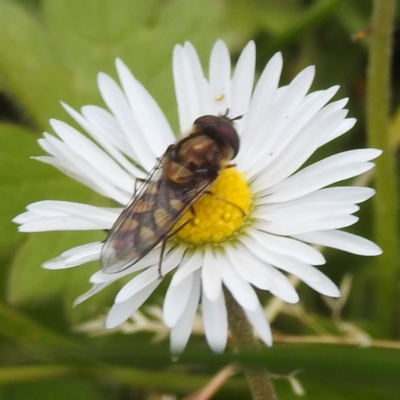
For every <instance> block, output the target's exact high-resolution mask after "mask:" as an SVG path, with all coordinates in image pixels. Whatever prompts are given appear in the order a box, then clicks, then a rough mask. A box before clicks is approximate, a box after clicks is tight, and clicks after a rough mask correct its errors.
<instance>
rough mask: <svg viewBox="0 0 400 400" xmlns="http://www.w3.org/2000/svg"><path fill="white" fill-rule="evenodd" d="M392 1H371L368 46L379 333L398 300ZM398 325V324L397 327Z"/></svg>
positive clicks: (388, 327)
mask: <svg viewBox="0 0 400 400" xmlns="http://www.w3.org/2000/svg"><path fill="white" fill-rule="evenodd" d="M395 3H396V0H375V1H374V11H373V16H372V35H371V38H370V40H371V41H370V49H369V70H368V98H367V120H368V140H369V146H371V147H374V148H378V149H382V150H383V151H384V153H383V155H382V156H381V157H379V158H378V159H377V160H376V169H375V187H376V191H377V194H376V196H375V198H374V201H375V203H374V205H375V207H374V214H375V216H374V224H375V226H374V229H375V235H376V241H377V243H378V244H379V245H380V246H381V247H382V249H383V255H382V256H380V257H379V258H378V259H377V265H376V267H377V268H376V277H377V280H376V282H377V292H376V294H377V301H376V305H375V307H376V308H375V315H376V318H377V325H378V326H379V327H380V329H381V332H380V334H381V335H383V336H385V337H389V336H391V335H392V334H393V333H394V331H395V328H396V327H395V321H396V317H395V310H394V307H395V304H396V303H397V300H398V289H397V285H398V284H397V273H398V272H397V271H398V260H399V257H398V256H399V254H398V233H397V232H398V221H399V218H398V196H397V192H396V187H397V182H396V173H395V163H394V149H392V148H390V143H389V109H390V106H389V99H390V90H389V89H390V65H391V48H392V34H393V22H394V16H395ZM397 328H398V327H397Z"/></svg>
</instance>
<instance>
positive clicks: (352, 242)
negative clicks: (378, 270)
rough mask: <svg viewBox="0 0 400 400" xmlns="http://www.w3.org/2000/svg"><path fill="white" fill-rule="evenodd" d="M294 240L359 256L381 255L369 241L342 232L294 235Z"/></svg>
mask: <svg viewBox="0 0 400 400" xmlns="http://www.w3.org/2000/svg"><path fill="white" fill-rule="evenodd" d="M296 238H298V239H300V240H304V241H305V242H309V243H314V244H318V245H321V246H327V247H332V248H334V249H339V250H343V251H347V252H349V253H353V254H358V255H361V256H378V255H380V254H382V250H381V248H380V247H379V246H377V245H376V244H375V243H373V242H371V241H370V240H367V239H364V238H362V237H360V236H357V235H353V234H352V233H348V232H343V231H336V230H328V231H317V232H309V233H303V234H300V235H296Z"/></svg>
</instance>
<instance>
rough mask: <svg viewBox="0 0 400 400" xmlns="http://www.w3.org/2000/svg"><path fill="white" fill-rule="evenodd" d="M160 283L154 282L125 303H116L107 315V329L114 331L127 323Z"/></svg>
mask: <svg viewBox="0 0 400 400" xmlns="http://www.w3.org/2000/svg"><path fill="white" fill-rule="evenodd" d="M160 283H161V281H160V280H158V281H155V282H152V283H151V284H149V285H148V286H145V287H143V288H142V289H141V290H140V291H138V292H137V293H135V294H134V295H133V296H132V297H130V298H129V299H127V300H125V301H124V302H122V303H115V304H114V305H113V306H112V307H111V309H110V311H109V313H108V315H107V319H106V328H107V329H112V328H115V327H117V326H118V325H120V324H122V323H123V322H125V321H126V320H127V319H128V318H129V317H130V316H131V315H132V314H133V313H134V312H135V311H136V310H137V309H138V308H139V307H140V306H141V305H142V304H143V303H144V302H145V301H146V300H147V299H148V298H149V296H150V295H151V294H152V293H153V292H154V290H155V288H156V287H157V286H158V285H159V284H160Z"/></svg>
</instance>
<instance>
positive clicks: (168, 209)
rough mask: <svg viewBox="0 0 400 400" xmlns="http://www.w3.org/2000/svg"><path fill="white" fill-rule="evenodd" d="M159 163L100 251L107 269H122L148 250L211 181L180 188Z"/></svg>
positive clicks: (118, 220)
mask: <svg viewBox="0 0 400 400" xmlns="http://www.w3.org/2000/svg"><path fill="white" fill-rule="evenodd" d="M157 165H159V163H158V164H157ZM157 165H156V167H155V169H158V171H154V170H153V171H152V173H151V174H150V175H149V179H147V180H146V181H145V182H144V183H143V185H142V186H141V187H140V189H139V193H138V195H137V196H135V197H134V198H133V200H132V201H131V203H130V204H128V206H127V207H126V208H125V210H124V211H123V212H122V214H121V215H120V216H119V218H118V219H117V221H116V222H115V224H114V226H113V227H112V229H111V231H110V232H109V234H108V237H107V239H106V241H105V243H104V246H103V249H102V253H101V265H102V269H103V271H104V272H106V273H117V272H120V271H123V270H125V269H127V268H129V267H130V266H132V265H133V264H135V263H136V262H138V261H139V260H140V259H141V258H143V257H144V256H145V255H146V254H148V253H149V252H150V251H151V250H152V249H153V248H154V247H155V246H157V245H158V244H159V243H160V242H161V241H162V240H163V239H165V238H166V237H167V235H168V233H169V232H170V231H171V229H172V228H173V226H174V225H175V223H176V222H177V221H178V220H179V218H180V217H181V216H182V215H183V214H184V213H185V211H186V210H188V209H189V207H190V206H191V205H192V204H193V203H194V202H195V201H196V200H197V199H198V198H199V197H200V196H201V195H202V194H203V193H204V192H205V191H206V190H207V189H208V188H209V187H210V185H211V183H212V181H209V180H207V179H205V180H204V181H202V182H201V184H198V185H196V186H195V187H191V188H189V187H187V188H181V187H179V186H177V185H176V184H175V183H173V182H171V181H169V180H168V179H167V178H166V177H165V176H164V175H162V173H161V170H160V168H159V167H158V168H157Z"/></svg>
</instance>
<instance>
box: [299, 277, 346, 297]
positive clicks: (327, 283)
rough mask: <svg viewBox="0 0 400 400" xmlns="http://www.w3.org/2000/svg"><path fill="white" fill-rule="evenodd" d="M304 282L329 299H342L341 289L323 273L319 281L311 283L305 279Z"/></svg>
mask: <svg viewBox="0 0 400 400" xmlns="http://www.w3.org/2000/svg"><path fill="white" fill-rule="evenodd" d="M318 272H320V271H318ZM303 282H304V283H305V284H307V285H308V286H310V288H312V289H314V290H315V291H316V292H318V293H321V294H323V295H324V296H329V297H340V290H339V288H338V287H337V286H336V285H335V284H334V283H333V282H332V281H331V280H330V279H329V278H328V277H327V276H325V275H324V274H323V273H322V272H320V279H319V280H318V281H310V280H305V279H303Z"/></svg>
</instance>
